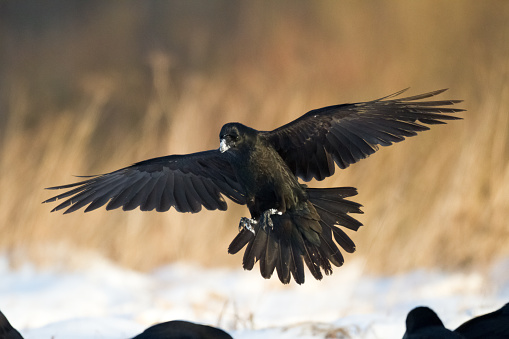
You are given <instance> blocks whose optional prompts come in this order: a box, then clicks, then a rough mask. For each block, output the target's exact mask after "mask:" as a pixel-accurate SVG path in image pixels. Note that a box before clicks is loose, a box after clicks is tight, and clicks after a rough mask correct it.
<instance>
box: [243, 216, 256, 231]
mask: <svg viewBox="0 0 509 339" xmlns="http://www.w3.org/2000/svg"><path fill="white" fill-rule="evenodd" d="M256 224H258V221H256V220H254V219H251V218H246V217H242V218H240V223H239V232H240V231H242V230H244V229H247V230H248V231H251V232H253V234H255V230H254V228H253V225H256Z"/></svg>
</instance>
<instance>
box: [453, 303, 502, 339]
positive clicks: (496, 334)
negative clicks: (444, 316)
mask: <svg viewBox="0 0 509 339" xmlns="http://www.w3.org/2000/svg"><path fill="white" fill-rule="evenodd" d="M454 331H455V332H457V333H459V334H461V335H462V336H464V337H465V338H466V339H508V338H509V303H508V304H505V305H504V306H503V307H502V308H500V309H499V310H496V311H495V312H491V313H488V314H484V315H481V316H478V317H476V318H473V319H471V320H469V321H467V322H465V323H464V324H463V325H461V326H460V327H458V328H457V329H456V330H454Z"/></svg>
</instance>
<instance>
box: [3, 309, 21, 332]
mask: <svg viewBox="0 0 509 339" xmlns="http://www.w3.org/2000/svg"><path fill="white" fill-rule="evenodd" d="M0 339H23V337H22V336H21V334H19V332H18V331H17V330H16V329H15V328H14V327H12V325H11V324H10V323H9V320H7V318H6V317H5V315H4V314H3V313H2V312H1V311H0Z"/></svg>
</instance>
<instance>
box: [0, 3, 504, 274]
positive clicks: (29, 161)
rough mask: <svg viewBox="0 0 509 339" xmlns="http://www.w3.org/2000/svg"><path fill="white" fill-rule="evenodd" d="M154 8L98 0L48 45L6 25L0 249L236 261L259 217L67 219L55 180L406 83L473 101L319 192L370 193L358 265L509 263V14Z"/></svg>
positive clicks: (465, 8)
mask: <svg viewBox="0 0 509 339" xmlns="http://www.w3.org/2000/svg"><path fill="white" fill-rule="evenodd" d="M493 3H495V1H493ZM147 4H148V5H144V6H141V5H139V4H138V5H133V4H132V3H131V4H126V3H116V5H115V4H104V5H100V4H98V3H95V2H94V3H93V5H90V6H92V8H95V9H96V10H95V11H94V10H90V9H89V11H88V12H87V13H88V15H89V17H87V20H78V21H77V22H76V23H75V24H74V25H72V24H71V27H73V29H72V30H63V31H62V30H61V31H59V30H58V27H57V28H54V27H53V28H54V29H53V30H51V29H50V28H52V26H51V24H47V25H48V27H49V28H48V27H46V26H43V29H42V31H43V32H46V34H45V35H40V34H39V33H40V32H39V31H37V30H34V31H33V33H31V34H30V33H26V31H24V32H25V33H23V34H22V33H20V32H21V31H23V25H22V24H19V23H18V24H19V25H21V28H20V26H16V25H15V24H14V23H13V21H12V19H11V21H9V20H7V21H5V20H3V22H4V23H3V24H1V25H2V26H1V27H2V30H0V33H1V34H0V36H1V38H2V41H4V42H6V44H5V46H7V48H6V49H3V52H1V53H2V55H1V56H0V57H1V58H2V60H4V61H5V65H6V66H4V68H2V70H3V72H4V74H5V76H4V77H3V78H2V80H0V88H1V89H2V94H1V95H0V107H2V108H3V110H4V112H3V113H2V121H3V124H4V125H3V126H2V128H1V129H0V131H1V133H2V135H1V137H2V144H1V146H0V147H1V148H0V149H1V153H0V169H1V176H0V189H1V192H2V194H0V234H1V237H0V249H2V250H3V251H4V252H6V253H7V254H8V255H9V257H10V258H11V259H12V262H13V263H17V262H20V261H22V260H26V259H27V258H28V259H30V260H34V261H37V262H39V263H40V264H46V263H48V264H54V263H55V262H60V263H64V264H68V263H70V264H72V263H73V260H78V259H77V258H78V256H76V257H75V256H74V253H80V252H86V251H99V252H100V253H101V254H103V255H105V256H107V257H109V258H112V259H113V260H115V261H117V262H119V263H121V264H123V265H125V266H128V267H132V268H136V269H151V268H153V267H156V266H158V265H161V264H164V263H168V262H171V261H175V260H181V259H185V260H193V261H198V262H200V263H203V264H207V265H217V264H234V263H235V264H237V265H238V263H239V262H240V261H241V256H239V255H237V256H230V255H227V253H226V248H227V246H228V244H229V242H230V241H231V239H232V238H233V237H234V235H235V233H236V232H237V225H238V220H239V218H240V217H241V216H246V215H247V213H248V212H247V210H246V209H245V208H244V207H240V206H235V205H234V204H233V203H231V204H230V205H229V206H230V208H229V211H228V212H227V213H225V212H217V211H216V212H208V211H203V212H200V213H199V214H195V215H191V214H179V213H176V212H175V211H173V210H172V211H170V212H168V213H156V212H150V213H149V212H140V211H132V212H122V211H119V210H116V211H110V212H106V211H104V210H103V209H101V210H96V211H94V212H92V213H87V214H83V213H82V212H77V213H72V214H70V215H61V214H59V213H49V211H50V209H51V208H52V207H53V205H52V206H50V205H42V204H41V203H40V202H41V201H43V200H45V199H47V198H48V197H50V196H51V195H52V194H53V193H54V192H48V191H44V190H43V188H44V187H48V186H52V185H60V184H65V183H69V182H72V181H74V180H77V179H75V178H73V177H72V176H71V175H87V174H98V173H104V172H108V171H112V170H115V169H118V168H120V167H123V166H127V165H129V164H131V163H133V162H136V161H139V160H142V159H146V158H150V157H156V156H162V155H167V154H172V153H188V152H195V151H200V150H204V149H212V148H217V147H218V132H219V130H220V128H221V126H222V124H224V123H226V122H229V121H240V122H243V123H246V124H248V125H251V126H253V127H255V128H258V129H272V128H275V127H277V126H279V125H281V124H284V123H286V122H288V121H290V120H293V119H295V118H297V117H298V116H300V115H301V114H303V113H305V112H306V111H307V110H310V109H313V108H317V107H321V106H326V105H331V104H337V103H343V102H352V101H362V100H370V99H374V98H376V97H380V96H384V95H387V94H390V93H391V92H395V91H397V90H399V89H402V88H404V87H407V86H412V89H411V90H410V91H409V92H408V93H410V94H417V93H419V92H424V91H429V90H434V89H438V88H442V87H450V88H451V90H450V91H449V92H446V93H445V94H443V95H442V98H451V99H465V102H464V103H463V104H461V105H460V107H462V108H466V109H467V110H468V111H467V112H466V113H464V114H462V117H463V118H465V119H464V120H463V121H456V122H451V123H450V124H449V125H446V126H435V127H433V128H432V130H431V131H428V132H425V133H422V134H421V135H420V136H418V137H414V138H411V139H409V140H407V141H405V142H403V143H401V144H398V145H394V146H391V147H389V148H382V149H381V150H380V151H379V152H378V153H376V154H375V155H373V156H371V157H370V158H369V159H366V160H363V161H362V162H360V163H358V164H355V165H353V166H351V167H350V168H348V169H347V170H344V171H340V170H338V171H337V173H336V175H335V176H334V177H332V178H328V179H326V180H325V181H324V182H320V183H317V182H312V183H310V186H355V187H357V188H358V189H359V192H360V194H359V195H358V196H356V197H355V199H354V200H355V201H358V202H360V203H362V204H363V205H364V206H365V207H364V211H365V214H364V215H362V216H361V217H360V219H361V220H362V222H364V224H365V226H364V227H362V228H361V229H360V230H359V231H358V232H357V233H351V235H352V237H353V239H354V240H355V241H356V243H357V244H358V253H356V254H354V255H348V256H347V260H351V259H352V258H353V256H359V257H364V258H366V259H367V260H366V262H367V266H368V267H369V268H370V269H372V270H374V271H379V272H386V273H387V272H394V271H398V270H401V269H408V268H414V267H422V266H427V267H431V266H439V267H444V268H449V267H470V266H472V265H475V264H485V263H488V262H490V261H491V260H493V259H495V258H497V257H500V256H504V255H507V254H508V252H509V250H508V248H509V246H508V245H509V231H508V230H509V227H508V224H507V220H509V208H508V206H509V132H508V131H509V122H508V120H509V118H508V112H509V81H508V79H509V47H508V44H507V41H509V24H508V23H507V20H506V18H507V17H508V13H509V5H508V4H506V3H503V2H497V6H490V2H482V3H481V2H474V1H470V2H463V1H462V2H459V1H456V2H454V1H452V2H448V3H443V2H438V1H425V2H391V3H387V4H383V5H382V4H381V3H375V2H352V3H336V2H329V1H320V2H316V3H314V4H312V5H311V4H305V3H300V4H299V5H297V6H295V7H292V9H291V10H288V7H285V6H283V5H281V4H279V5H278V4H272V3H269V2H267V3H264V2H256V3H243V4H235V5H230V7H228V8H227V10H225V9H224V8H223V7H221V6H219V5H217V6H213V5H211V8H209V10H210V11H212V13H213V14H214V15H216V16H217V18H216V19H214V20H212V19H209V16H208V15H207V16H205V15H204V16H199V15H196V14H194V13H195V12H193V10H195V11H198V10H197V9H196V8H194V7H193V6H192V5H189V6H191V7H190V9H189V8H180V7H179V5H174V6H176V8H172V7H171V5H167V4H164V5H163V4H161V3H159V5H158V3H157V2H147ZM217 4H219V2H218V3H217ZM287 5H288V4H287ZM93 6H96V7H93ZM151 6H152V7H151ZM158 6H159V7H161V8H159V7H158ZM225 6H226V5H225ZM117 7H118V8H117ZM184 7H185V6H184ZM11 10H12V9H11ZM175 10H177V11H179V10H180V11H182V13H184V14H185V15H184V14H183V15H182V16H183V17H184V19H182V18H180V19H179V18H178V17H175V14H174V11H175ZM159 12H160V13H159ZM13 13H15V12H13ZM147 13H148V14H147ZM225 13H226V14H225ZM221 14H224V15H227V18H226V19H228V20H226V19H224V20H223V18H221V16H220V15H221ZM4 15H5V14H4ZM186 16H187V17H186ZM167 17H172V18H175V20H177V19H179V20H181V21H178V22H177V23H171V22H168V21H167V20H166V18H167ZM207 20H208V21H207ZM222 21H225V22H227V23H228V25H232V26H231V27H230V26H226V28H225V27H224V26H222V24H221V23H222ZM20 22H21V23H23V21H22V20H20ZM111 22H114V23H115V24H116V25H115V27H116V28H115V30H111V27H110V25H111ZM161 27H162V28H165V27H166V28H167V30H164V29H163V30H161ZM179 29H180V31H178V30H179ZM55 30H56V31H57V33H58V34H57V33H55ZM176 30H177V31H178V32H179V33H178V34H177V33H175V34H172V33H174V31H176ZM162 31H163V32H166V31H167V32H168V33H167V35H164V34H166V33H161V32H162ZM28 32H31V31H30V30H28ZM154 36H155V37H154ZM156 38H157V39H156ZM158 39H159V40H158ZM179 44H180V45H179ZM111 46H114V47H115V48H112V47H111ZM172 46H173V47H172ZM175 46H177V47H175ZM178 46H180V47H178ZM55 48H56V51H55V50H54V49H55ZM140 51H141V52H140ZM31 53H32V54H31ZM59 53H60V54H59ZM20 55H23V56H24V58H20V57H19V56H20ZM62 55H63V56H62ZM64 56H65V57H64ZM62 68H64V70H61V69H62ZM62 79H63V80H62ZM73 258H74V259H73Z"/></svg>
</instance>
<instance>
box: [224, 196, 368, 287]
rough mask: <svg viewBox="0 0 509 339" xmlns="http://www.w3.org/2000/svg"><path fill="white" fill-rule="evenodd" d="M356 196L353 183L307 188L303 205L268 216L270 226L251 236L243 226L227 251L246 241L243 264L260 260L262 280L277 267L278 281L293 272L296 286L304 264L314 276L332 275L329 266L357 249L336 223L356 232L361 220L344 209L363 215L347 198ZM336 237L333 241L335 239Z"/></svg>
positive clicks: (249, 265)
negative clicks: (344, 253)
mask: <svg viewBox="0 0 509 339" xmlns="http://www.w3.org/2000/svg"><path fill="white" fill-rule="evenodd" d="M356 194H357V190H356V189H355V188H353V187H336V188H307V195H308V204H307V208H305V209H304V210H301V211H292V210H287V211H286V212H285V213H283V214H282V215H278V214H274V215H272V216H271V219H272V222H273V227H272V228H270V227H266V228H265V229H264V228H262V227H261V226H260V223H258V224H255V225H253V227H254V234H253V232H251V231H250V230H248V229H243V230H241V231H240V232H239V234H238V235H237V236H236V237H235V239H233V241H232V242H231V244H230V247H229V248H228V253H230V254H235V253H237V252H239V251H240V250H241V249H242V248H243V247H244V246H246V245H247V247H246V251H245V252H244V259H243V267H244V269H246V270H251V269H252V268H253V267H254V264H255V263H256V262H257V261H259V262H260V272H261V274H262V276H263V277H264V278H266V279H268V278H270V277H271V276H272V273H273V272H274V269H276V272H277V275H278V277H279V280H281V282H282V283H284V284H287V283H289V282H290V279H291V276H293V278H294V279H295V281H296V282H297V283H298V284H302V283H304V263H306V265H307V267H308V269H309V271H310V272H311V274H312V275H313V276H314V277H315V278H316V279H318V280H320V279H322V277H323V275H322V271H321V270H322V269H323V271H324V272H325V274H327V275H329V274H331V273H332V266H331V263H332V264H333V265H334V266H337V267H339V266H341V265H342V264H343V262H344V259H343V255H342V254H341V252H340V251H339V249H338V246H337V245H339V246H341V247H342V248H343V249H344V250H345V251H346V252H348V253H352V252H354V251H355V244H354V243H353V241H352V240H351V239H350V238H349V237H348V235H347V234H346V233H345V232H344V231H343V230H342V229H340V228H339V227H338V226H343V227H346V228H348V229H351V230H354V231H357V229H358V228H359V227H360V226H362V224H361V223H360V222H359V221H357V220H356V219H354V218H352V217H351V216H349V215H348V213H363V212H362V211H361V210H360V207H362V206H361V205H360V204H358V203H356V202H353V201H349V200H346V199H345V198H347V197H351V196H354V195H356ZM333 239H334V240H335V241H334V240H333Z"/></svg>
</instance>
